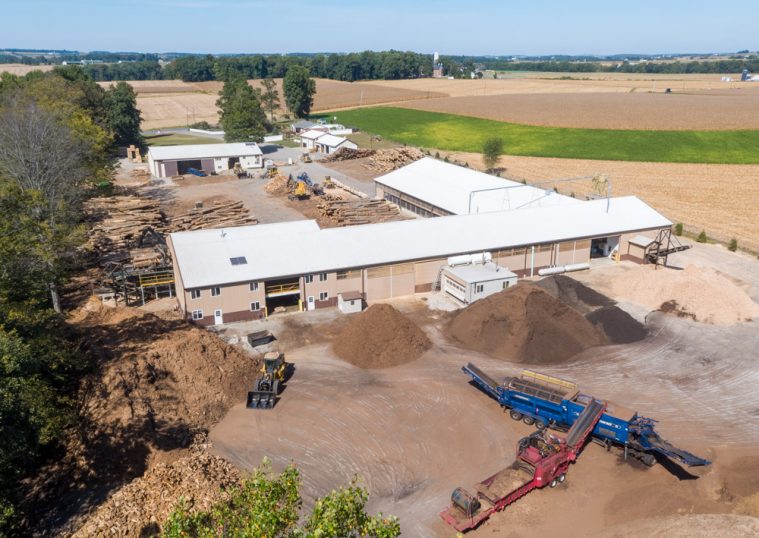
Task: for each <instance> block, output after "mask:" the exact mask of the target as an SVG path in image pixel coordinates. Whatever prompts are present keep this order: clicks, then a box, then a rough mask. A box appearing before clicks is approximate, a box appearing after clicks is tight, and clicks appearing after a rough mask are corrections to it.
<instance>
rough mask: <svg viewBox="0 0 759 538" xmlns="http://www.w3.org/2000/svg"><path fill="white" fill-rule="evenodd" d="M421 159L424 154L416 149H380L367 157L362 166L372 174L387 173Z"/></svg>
mask: <svg viewBox="0 0 759 538" xmlns="http://www.w3.org/2000/svg"><path fill="white" fill-rule="evenodd" d="M423 157H424V153H423V152H422V151H421V150H418V149H416V148H409V147H405V148H392V149H380V150H377V151H376V152H375V153H374V155H372V156H371V157H369V162H368V163H366V164H364V167H366V168H368V169H369V170H372V171H373V172H381V173H387V172H392V171H393V170H397V169H398V168H401V167H402V166H406V165H407V164H410V163H412V162H414V161H418V160H419V159H421V158H423Z"/></svg>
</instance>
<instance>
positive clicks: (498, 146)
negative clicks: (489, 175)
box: [482, 137, 503, 169]
mask: <svg viewBox="0 0 759 538" xmlns="http://www.w3.org/2000/svg"><path fill="white" fill-rule="evenodd" d="M501 155H503V140H502V139H500V138H497V137H493V138H488V139H487V140H485V143H484V144H483V147H482V162H483V163H485V166H486V167H487V168H489V169H491V168H495V166H496V165H497V164H498V162H499V161H500V160H501Z"/></svg>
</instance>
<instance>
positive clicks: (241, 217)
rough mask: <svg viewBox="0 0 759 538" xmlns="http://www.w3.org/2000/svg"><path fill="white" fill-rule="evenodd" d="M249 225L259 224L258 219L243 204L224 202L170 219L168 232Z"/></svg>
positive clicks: (192, 210)
mask: <svg viewBox="0 0 759 538" xmlns="http://www.w3.org/2000/svg"><path fill="white" fill-rule="evenodd" d="M247 224H258V219H256V218H255V217H253V216H251V215H250V213H249V212H248V210H247V209H245V207H244V206H243V204H242V202H240V201H238V202H222V203H220V204H219V203H217V204H214V205H212V206H210V207H203V208H198V209H191V210H190V211H188V212H186V213H182V214H180V215H175V216H173V217H170V218H168V224H167V231H168V232H184V231H189V230H203V229H212V228H227V227H232V226H244V225H247Z"/></svg>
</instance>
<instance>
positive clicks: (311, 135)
mask: <svg viewBox="0 0 759 538" xmlns="http://www.w3.org/2000/svg"><path fill="white" fill-rule="evenodd" d="M320 136H327V133H326V132H325V131H317V130H314V129H312V130H310V131H306V132H303V133H300V137H301V138H305V139H307V140H316V139H317V138H319V137H320Z"/></svg>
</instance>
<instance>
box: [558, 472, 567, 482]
mask: <svg viewBox="0 0 759 538" xmlns="http://www.w3.org/2000/svg"><path fill="white" fill-rule="evenodd" d="M566 479H567V475H565V474H564V473H561V474H560V475H559V483H562V482H564V480H566Z"/></svg>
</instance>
